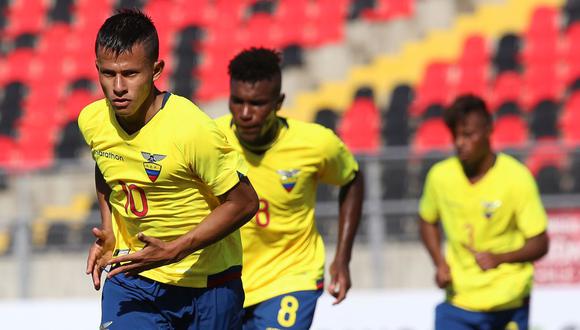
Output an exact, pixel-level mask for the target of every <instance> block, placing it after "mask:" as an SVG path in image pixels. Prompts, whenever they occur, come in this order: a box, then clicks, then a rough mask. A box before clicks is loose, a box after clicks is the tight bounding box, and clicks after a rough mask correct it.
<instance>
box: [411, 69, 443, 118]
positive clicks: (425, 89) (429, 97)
mask: <svg viewBox="0 0 580 330" xmlns="http://www.w3.org/2000/svg"><path fill="white" fill-rule="evenodd" d="M449 68H450V64H449V63H445V62H432V63H430V64H429V65H428V66H427V68H426V69H425V73H424V75H423V80H422V81H421V82H420V83H419V85H418V86H417V89H416V92H417V96H416V98H415V101H414V102H413V104H412V106H411V115H412V116H414V117H418V116H420V115H421V114H422V113H423V112H424V111H425V110H426V109H427V105H429V104H433V103H438V104H442V105H444V104H446V103H447V102H448V100H449V95H448V94H449V90H450V79H449Z"/></svg>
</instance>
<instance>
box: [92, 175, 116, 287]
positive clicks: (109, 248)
mask: <svg viewBox="0 0 580 330" xmlns="http://www.w3.org/2000/svg"><path fill="white" fill-rule="evenodd" d="M95 188H96V192H97V203H98V206H99V211H100V214H101V228H96V227H95V228H93V229H92V232H93V235H95V237H96V241H95V243H93V245H92V246H91V248H90V250H89V256H88V258H87V269H86V273H87V274H91V275H92V279H93V285H94V287H95V290H99V289H100V287H101V273H102V271H103V268H104V267H105V266H106V265H107V262H108V261H109V260H110V259H111V257H112V254H113V250H114V249H115V235H114V234H113V223H112V217H111V204H110V203H109V196H110V195H111V187H109V185H108V184H107V182H105V179H104V178H103V174H102V173H101V171H100V169H99V167H98V166H97V165H96V164H95Z"/></svg>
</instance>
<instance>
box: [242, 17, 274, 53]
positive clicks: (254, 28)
mask: <svg viewBox="0 0 580 330" xmlns="http://www.w3.org/2000/svg"><path fill="white" fill-rule="evenodd" d="M273 25H274V18H273V17H272V16H271V15H269V14H264V13H257V14H254V15H253V16H252V17H251V18H250V19H249V20H248V21H247V22H246V24H245V26H244V27H243V29H242V31H243V32H244V35H243V37H244V39H243V40H241V44H242V47H244V48H247V47H255V46H263V47H270V48H272V47H274V41H273V40H274V39H273V36H272V33H271V31H272V26H273Z"/></svg>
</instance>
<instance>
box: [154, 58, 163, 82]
mask: <svg viewBox="0 0 580 330" xmlns="http://www.w3.org/2000/svg"><path fill="white" fill-rule="evenodd" d="M164 67H165V62H164V61H163V60H157V61H155V63H154V64H153V81H155V80H157V79H159V77H160V76H161V72H163V68H164Z"/></svg>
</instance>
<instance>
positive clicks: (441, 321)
mask: <svg viewBox="0 0 580 330" xmlns="http://www.w3.org/2000/svg"><path fill="white" fill-rule="evenodd" d="M529 315H530V304H529V303H526V304H524V305H523V306H522V307H519V308H514V309H508V310H503V311H497V312H471V311H467V310H465V309H461V308H459V307H456V306H453V305H451V304H450V303H447V302H444V303H441V304H439V305H438V306H437V308H435V330H449V329H453V330H500V329H501V330H504V329H509V330H516V329H517V330H527V329H528V319H529ZM508 325H509V327H508ZM516 326H517V327H516Z"/></svg>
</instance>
